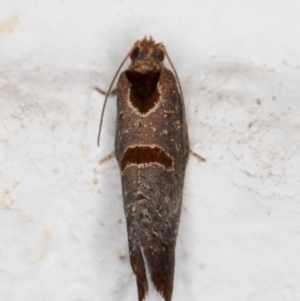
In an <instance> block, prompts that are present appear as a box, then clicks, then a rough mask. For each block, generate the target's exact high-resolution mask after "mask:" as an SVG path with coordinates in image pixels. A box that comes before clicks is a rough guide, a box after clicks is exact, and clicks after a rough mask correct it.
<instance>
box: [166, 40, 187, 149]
mask: <svg viewBox="0 0 300 301" xmlns="http://www.w3.org/2000/svg"><path fill="white" fill-rule="evenodd" d="M163 51H164V53H165V55H166V57H167V59H168V62H169V64H170V65H171V68H172V69H173V71H174V74H175V79H176V82H177V85H178V89H179V94H180V99H181V105H182V125H185V124H186V122H185V107H184V98H183V93H182V89H181V85H180V81H179V77H178V75H177V72H176V69H175V67H174V65H173V63H172V61H171V59H170V57H169V54H168V52H167V50H166V48H165V47H164V46H163ZM182 139H183V145H186V126H183V127H182ZM184 153H185V154H186V148H185V151H184Z"/></svg>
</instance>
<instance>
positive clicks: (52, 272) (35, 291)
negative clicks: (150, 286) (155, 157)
mask: <svg viewBox="0 0 300 301" xmlns="http://www.w3.org/2000/svg"><path fill="white" fill-rule="evenodd" d="M0 7H1V10H0V166H1V168H0V234H1V235H0V300H1V301H27V300H28V301H41V300H42V301H52V300H53V301H54V300H55V301H83V300H84V301H94V300H95V301H96V300H97V301H98V300H106V301H109V300H112V301H117V300H118V301H119V300H124V301H129V300H130V301H132V300H137V293H136V283H135V278H134V276H133V273H132V271H131V268H130V264H129V260H128V249H127V236H126V229H125V218H124V213H123V204H122V197H121V183H120V174H119V169H118V166H117V163H116V161H115V159H112V160H110V161H109V162H107V163H105V164H103V165H99V160H100V159H102V158H103V157H105V156H106V155H108V154H109V153H110V152H111V151H113V148H114V135H115V134H114V133H115V119H116V105H115V99H114V98H110V99H109V103H108V107H107V110H106V112H105V118H104V125H103V129H102V136H101V147H100V149H98V148H97V145H96V139H97V130H98V122H99V118H100V112H101V108H102V104H103V100H104V97H103V96H102V95H100V94H98V93H97V92H95V91H94V90H93V87H94V86H99V87H100V88H102V89H107V88H108V86H109V83H110V81H111V79H112V77H113V75H114V73H115V71H116V70H117V68H118V67H119V64H120V63H121V61H122V59H123V58H124V57H125V56H126V54H127V53H128V51H129V50H130V48H131V46H132V44H133V43H134V42H135V41H136V40H137V39H141V38H143V37H144V36H145V35H152V36H153V38H154V39H155V40H156V41H158V42H160V41H161V42H163V43H164V44H165V45H166V48H167V49H168V52H169V54H170V56H171V58H172V60H173V63H174V65H175V66H176V69H177V72H178V74H179V77H180V80H181V84H182V88H183V92H184V96H185V102H186V114H187V122H188V126H189V136H190V144H191V148H192V149H193V151H195V152H197V153H199V154H200V155H201V156H203V157H205V158H206V159H207V162H206V163H199V162H198V161H197V160H196V159H195V158H193V157H191V158H190V160H189V163H188V168H187V172H186V180H185V188H184V197H183V211H182V217H181V224H180V229H179V236H178V240H177V254H176V270H175V282H174V294H173V300H174V301H179V300H190V301H198V300H205V301H219V300H222V301H227V300H228V301H240V300H247V301H250V300H251V301H254V300H255V301H266V300H272V301H282V300H292V301H294V300H299V299H300V289H299V279H300V261H299V249H300V231H299V229H300V218H299V215H300V202H299V200H300V183H299V181H300V173H299V169H300V154H299V148H300V134H299V133H300V122H299V116H300V101H299V100H300V89H299V87H300V59H299V58H300V39H299V37H300V2H299V1H279V0H272V1H271V0H263V1H258V0H255V1H240V0H229V1H220V0H219V1H218V0H213V1H202V0H200V1H199V0H197V1H196V0H195V1H144V2H141V1H133V0H132V1H96V0H90V1H83V0H82V1H79V0H72V1H71V0H69V1H56V0H54V1H53V0H51V1H50V0H43V1H33V0H26V1H15V0H10V1H8V0H7V1H4V0H0ZM147 300H161V299H160V296H158V295H156V294H155V292H154V290H151V292H150V295H149V297H148V299H147Z"/></svg>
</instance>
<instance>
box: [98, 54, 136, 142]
mask: <svg viewBox="0 0 300 301" xmlns="http://www.w3.org/2000/svg"><path fill="white" fill-rule="evenodd" d="M132 49H133V48H132ZM132 49H131V50H130V51H129V52H128V54H127V55H126V57H125V58H124V60H123V61H122V63H121V65H120V67H119V68H118V70H117V72H116V74H115V76H114V78H113V80H112V82H111V84H110V86H109V89H108V91H107V93H106V96H105V100H104V104H103V107H102V113H101V118H100V124H99V131H98V139H97V145H98V147H99V145H100V134H101V129H102V123H103V117H104V111H105V107H106V103H107V99H108V96H109V94H110V92H111V89H112V87H113V84H114V83H115V80H116V78H117V76H118V74H119V72H120V70H121V68H122V67H123V65H124V64H125V62H126V60H127V59H128V57H129V56H130V54H131V52H132Z"/></svg>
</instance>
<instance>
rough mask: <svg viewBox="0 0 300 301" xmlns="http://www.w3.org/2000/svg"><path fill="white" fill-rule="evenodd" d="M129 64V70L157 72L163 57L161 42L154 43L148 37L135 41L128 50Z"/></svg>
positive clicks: (161, 64)
mask: <svg viewBox="0 0 300 301" xmlns="http://www.w3.org/2000/svg"><path fill="white" fill-rule="evenodd" d="M130 58H131V64H130V66H129V70H131V71H133V72H139V73H148V72H159V71H160V69H161V68H162V66H163V60H164V58H165V51H164V46H163V44H162V43H157V44H156V43H155V41H154V40H153V39H152V37H150V39H149V40H148V39H147V37H145V38H144V39H143V40H141V41H137V42H136V43H135V44H134V45H133V47H132V49H131V51H130Z"/></svg>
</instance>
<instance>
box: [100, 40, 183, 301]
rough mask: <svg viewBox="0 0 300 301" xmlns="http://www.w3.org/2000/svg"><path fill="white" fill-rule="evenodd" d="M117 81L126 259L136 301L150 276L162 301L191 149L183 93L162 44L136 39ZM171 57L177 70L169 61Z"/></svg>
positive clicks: (169, 283) (169, 282) (167, 293)
mask: <svg viewBox="0 0 300 301" xmlns="http://www.w3.org/2000/svg"><path fill="white" fill-rule="evenodd" d="M129 57H130V59H131V63H130V65H129V66H128V68H127V70H125V71H124V72H122V73H121V74H120V77H119V81H118V84H117V122H116V140H115V154H116V158H117V161H118V165H119V168H120V172H121V182H122V192H123V201H124V211H125V215H126V224H127V233H128V245H129V257H130V264H131V267H132V270H133V272H134V274H135V276H136V283H137V290H138V300H139V301H142V300H144V299H145V296H146V294H147V293H148V277H147V274H149V276H150V279H151V281H152V282H153V284H154V286H155V288H156V290H157V291H158V292H159V293H160V294H161V296H162V297H163V298H164V300H165V301H171V299H172V292H173V279H174V265H175V246H176V238H177V232H178V226H179V221H180V213H181V204H182V191H183V184H184V175H185V169H186V164H187V160H188V155H189V141H188V133H187V125H186V120H185V108H184V100H183V94H182V90H181V86H180V83H179V79H178V76H177V73H176V71H175V68H174V66H173V64H172V62H171V60H170V58H169V55H168V53H167V51H166V48H165V46H164V45H163V44H162V43H155V41H154V40H153V39H152V37H150V38H149V39H147V37H145V38H144V39H143V40H141V41H137V42H136V43H135V44H134V45H133V47H132V49H131V50H130V51H129V53H128V55H127V56H126V57H125V59H124V60H123V62H122V64H121V66H120V67H119V69H118V71H117V73H116V75H115V77H114V79H113V81H112V83H111V85H110V88H109V91H108V93H107V95H106V99H105V102H104V106H103V111H102V115H101V121H100V127H99V134H98V144H99V137H100V132H101V126H102V120H103V114H104V109H105V104H106V102H107V98H108V95H109V94H110V93H111V90H112V86H113V84H114V81H115V79H116V77H117V75H118V73H119V71H120V69H121V68H122V66H123V64H124V63H125V61H126V60H127V59H128V58H129ZM165 57H166V58H167V59H168V61H169V63H170V65H171V67H172V71H171V70H169V69H167V68H166V67H165V65H164V58H165Z"/></svg>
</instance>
